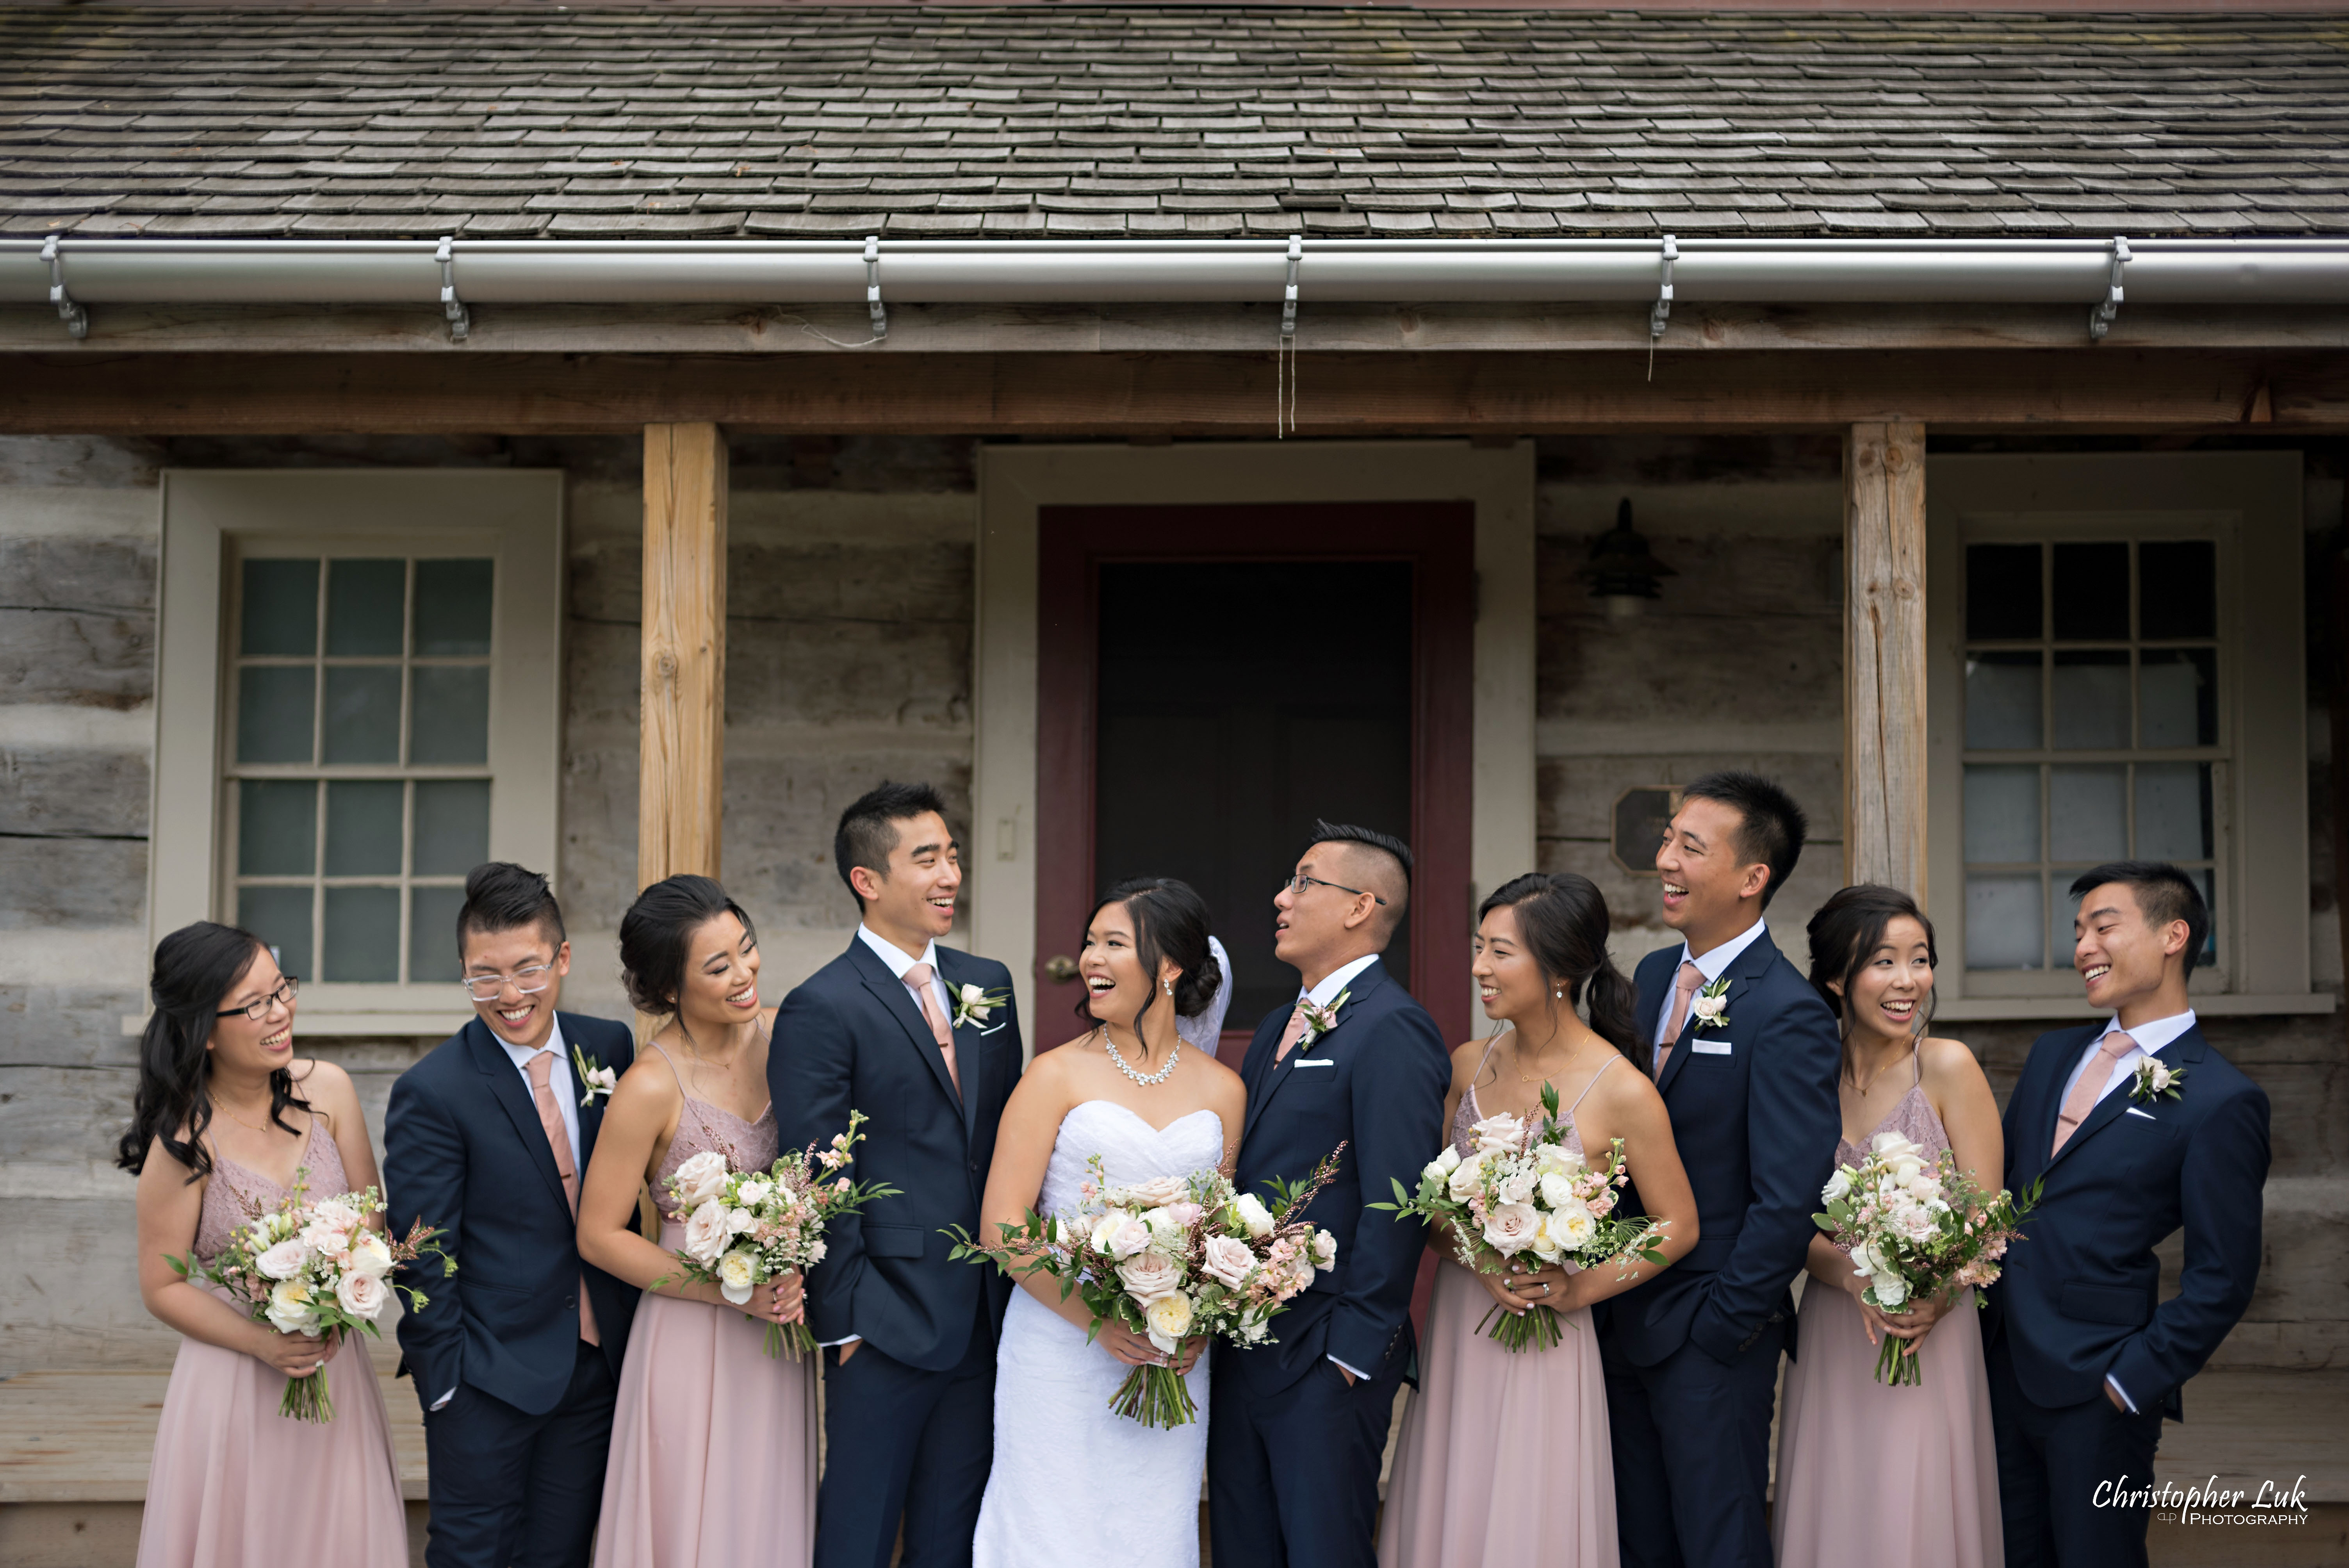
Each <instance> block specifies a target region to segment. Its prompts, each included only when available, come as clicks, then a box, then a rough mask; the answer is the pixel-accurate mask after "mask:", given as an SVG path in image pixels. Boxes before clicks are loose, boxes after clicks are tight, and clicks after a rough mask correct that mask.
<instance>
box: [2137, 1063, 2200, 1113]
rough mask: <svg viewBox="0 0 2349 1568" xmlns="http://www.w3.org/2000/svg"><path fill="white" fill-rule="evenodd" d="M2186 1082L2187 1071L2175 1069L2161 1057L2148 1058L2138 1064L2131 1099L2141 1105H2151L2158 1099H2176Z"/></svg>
mask: <svg viewBox="0 0 2349 1568" xmlns="http://www.w3.org/2000/svg"><path fill="white" fill-rule="evenodd" d="M2185 1081H2186V1069H2185V1068H2173V1067H2171V1066H2170V1065H2169V1064H2168V1062H2165V1061H2163V1060H2162V1059H2161V1058H2160V1057H2146V1058H2145V1060H2143V1061H2141V1062H2139V1063H2137V1078H2136V1079H2135V1081H2133V1082H2132V1083H2130V1085H2129V1099H2133V1100H2135V1101H2136V1102H2137V1104H2139V1105H2151V1104H2152V1103H2153V1102H2154V1101H2155V1100H2157V1099H2177V1098H2178V1085H2180V1084H2182V1083H2184V1082H2185Z"/></svg>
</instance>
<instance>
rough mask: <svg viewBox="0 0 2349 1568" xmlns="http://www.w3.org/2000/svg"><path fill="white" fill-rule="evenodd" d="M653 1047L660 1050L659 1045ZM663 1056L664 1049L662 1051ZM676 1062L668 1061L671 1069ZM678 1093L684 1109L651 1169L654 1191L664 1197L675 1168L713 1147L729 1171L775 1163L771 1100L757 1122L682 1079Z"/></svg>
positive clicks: (751, 1168)
mask: <svg viewBox="0 0 2349 1568" xmlns="http://www.w3.org/2000/svg"><path fill="white" fill-rule="evenodd" d="M653 1049H655V1050H657V1051H661V1048H660V1047H659V1046H658V1045H655V1046H654V1047H653ZM661 1056H662V1057H664V1058H666V1057H667V1056H668V1053H667V1051H661ZM669 1068H670V1070H671V1071H672V1072H674V1071H675V1070H676V1068H677V1064H676V1063H675V1062H670V1063H669ZM677 1088H678V1093H679V1094H682V1095H683V1096H685V1109H683V1110H682V1111H681V1112H679V1113H678V1119H677V1136H676V1137H674V1138H672V1139H670V1140H668V1152H667V1153H666V1154H664V1155H662V1156H661V1161H660V1163H659V1164H658V1165H657V1166H656V1167H654V1169H653V1182H652V1185H653V1191H656V1192H658V1193H660V1194H661V1195H662V1196H663V1197H664V1198H666V1197H667V1194H668V1179H669V1178H670V1177H671V1176H673V1175H675V1174H676V1173H677V1168H678V1166H680V1165H682V1164H684V1163H685V1162H686V1161H688V1160H690V1159H692V1158H693V1157H694V1156H695V1155H697V1154H699V1153H702V1152H704V1151H705V1150H713V1149H714V1150H717V1151H718V1153H719V1155H721V1156H722V1157H724V1159H725V1161H726V1167H727V1169H728V1170H730V1171H764V1170H765V1169H767V1167H769V1166H770V1165H772V1164H773V1163H774V1162H775V1154H776V1150H777V1144H778V1138H777V1135H776V1132H775V1108H774V1106H773V1104H772V1103H770V1104H769V1105H768V1107H767V1109H764V1110H762V1111H761V1112H760V1113H759V1119H758V1120H756V1121H745V1120H743V1119H741V1118H740V1117H739V1116H737V1115H735V1114H734V1113H733V1112H732V1111H730V1110H729V1109H726V1108H725V1107H724V1106H722V1105H712V1104H710V1103H709V1101H708V1100H706V1099H700V1098H699V1097H698V1096H697V1095H695V1094H694V1093H693V1091H692V1090H690V1089H688V1088H686V1087H685V1079H684V1078H683V1077H682V1076H679V1077H678V1080H677Z"/></svg>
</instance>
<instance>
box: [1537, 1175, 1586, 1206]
mask: <svg viewBox="0 0 2349 1568" xmlns="http://www.w3.org/2000/svg"><path fill="white" fill-rule="evenodd" d="M1541 1201H1542V1202H1545V1203H1547V1204H1548V1205H1549V1206H1550V1207H1551V1208H1553V1209H1563V1208H1565V1207H1566V1206H1567V1205H1568V1203H1572V1202H1576V1201H1577V1200H1576V1198H1575V1196H1574V1179H1573V1178H1572V1177H1570V1176H1568V1175H1567V1174H1566V1173H1565V1172H1563V1171H1545V1172H1544V1173H1543V1175H1542V1179H1541Z"/></svg>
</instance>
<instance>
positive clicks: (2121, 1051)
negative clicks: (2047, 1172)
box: [2047, 1029, 2137, 1160]
mask: <svg viewBox="0 0 2349 1568" xmlns="http://www.w3.org/2000/svg"><path fill="white" fill-rule="evenodd" d="M2135 1049H2137V1042H2136V1041H2135V1040H2132V1039H2130V1038H2129V1037H2128V1036H2127V1034H2125V1033H2123V1032H2122V1031H2121V1030H2119V1029H2115V1030H2114V1031H2113V1032H2112V1033H2111V1034H2109V1035H2106V1037H2104V1038H2103V1039H2102V1040H2100V1041H2098V1042H2097V1045H2096V1054H2095V1056H2093V1057H2089V1058H2088V1065H2087V1066H2086V1067H2084V1068H2081V1069H2080V1081H2079V1082H2077V1083H2075V1084H2074V1085H2073V1086H2072V1092H2071V1093H2070V1094H2067V1095H2065V1096H2064V1109H2062V1110H2061V1111H2059V1112H2057V1113H2056V1117H2055V1148H2054V1149H2050V1150H2048V1151H2047V1158H2049V1159H2050V1160H2053V1159H2054V1158H2055V1153H2056V1150H2060V1149H2062V1148H2063V1147H2064V1140H2066V1139H2068V1138H2070V1137H2071V1136H2072V1134H2074V1133H2075V1132H2077V1131H2078V1130H2080V1123H2082V1122H2084V1121H2085V1120H2087V1119H2088V1112H2090V1111H2092V1110H2094V1109H2096V1101H2098V1100H2099V1099H2103V1098H2104V1095H2105V1085H2106V1083H2107V1082H2108V1081H2109V1080H2110V1079H2111V1078H2112V1076H2113V1064H2114V1063H2115V1062H2117V1061H2119V1060H2120V1059H2121V1058H2122V1057H2125V1056H2127V1055H2128V1054H2129V1053H2130V1052H2131V1051H2133V1050H2135Z"/></svg>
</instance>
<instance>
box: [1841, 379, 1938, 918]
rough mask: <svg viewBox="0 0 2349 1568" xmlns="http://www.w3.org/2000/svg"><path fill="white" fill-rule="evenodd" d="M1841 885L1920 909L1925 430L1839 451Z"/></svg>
mask: <svg viewBox="0 0 2349 1568" xmlns="http://www.w3.org/2000/svg"><path fill="white" fill-rule="evenodd" d="M1844 492H1845V506H1844V571H1845V581H1846V584H1847V586H1846V589H1845V593H1844V643H1843V646H1844V724H1845V735H1846V737H1847V745H1846V748H1845V760H1844V790H1845V802H1846V804H1845V812H1844V836H1843V854H1844V880H1845V882H1883V883H1885V884H1887V885H1888V886H1891V887H1897V888H1900V889H1903V890H1905V891H1906V892H1909V893H1911V894H1913V895H1914V896H1915V897H1916V898H1917V900H1918V901H1919V902H1920V903H1922V902H1923V901H1924V898H1925V427H1924V426H1923V425H1921V424H1917V423H1915V422H1913V421H1899V422H1891V423H1881V424H1878V423H1865V424H1856V425H1854V426H1853V427H1852V428H1851V431H1850V433H1849V434H1848V435H1847V437H1846V438H1845V440H1844Z"/></svg>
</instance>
